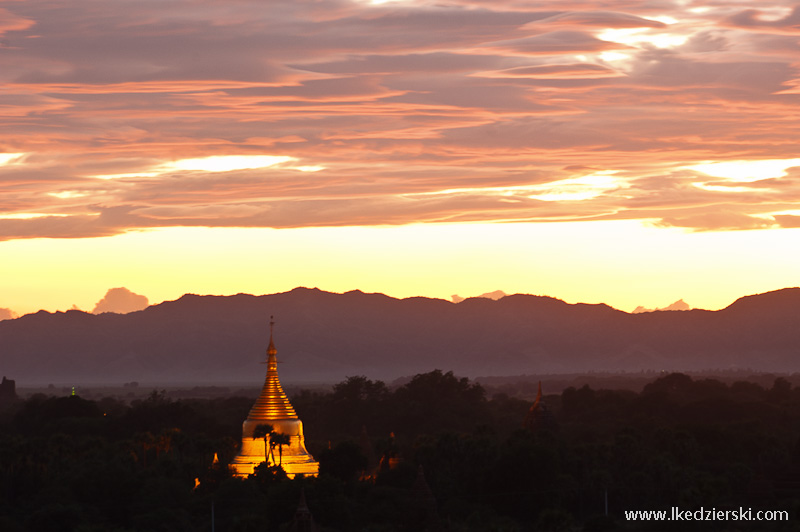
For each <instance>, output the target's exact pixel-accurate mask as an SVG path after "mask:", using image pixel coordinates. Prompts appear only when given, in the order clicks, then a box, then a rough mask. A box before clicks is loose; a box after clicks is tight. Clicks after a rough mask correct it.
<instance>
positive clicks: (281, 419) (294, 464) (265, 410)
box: [231, 319, 319, 478]
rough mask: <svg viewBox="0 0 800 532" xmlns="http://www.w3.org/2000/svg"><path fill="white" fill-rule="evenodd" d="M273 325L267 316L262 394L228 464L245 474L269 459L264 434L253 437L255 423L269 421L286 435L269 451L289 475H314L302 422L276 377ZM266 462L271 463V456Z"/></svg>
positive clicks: (237, 473) (315, 468)
mask: <svg viewBox="0 0 800 532" xmlns="http://www.w3.org/2000/svg"><path fill="white" fill-rule="evenodd" d="M274 325H275V322H274V321H272V320H271V319H270V323H269V347H268V348H267V378H266V380H265V381H264V387H263V388H262V389H261V395H259V396H258V399H256V402H255V404H254V405H253V408H251V409H250V413H249V414H248V416H247V419H245V420H244V423H243V424H242V448H241V450H240V451H239V454H237V455H236V457H235V458H234V459H233V462H231V468H232V469H233V470H234V475H235V476H237V477H246V476H247V475H249V474H251V473H253V471H254V470H255V468H256V466H258V465H259V464H261V463H262V462H267V461H268V460H267V459H266V457H265V450H264V440H263V438H256V439H254V438H253V434H254V432H255V430H256V427H257V426H258V425H270V426H272V429H273V431H274V432H276V433H278V434H285V435H287V436H289V443H288V444H287V445H283V446H281V447H280V448H279V449H274V453H271V454H274V455H275V456H279V459H278V460H277V461H278V462H279V464H280V465H281V467H283V470H284V471H286V474H287V475H288V476H289V478H294V476H295V475H299V474H303V475H307V476H315V475H316V474H317V472H318V471H319V463H318V462H316V461H315V460H314V457H313V456H311V455H310V454H309V453H308V451H307V450H306V445H305V438H304V437H303V422H302V421H300V419H299V418H298V417H297V414H296V413H295V411H294V408H293V407H292V404H291V403H290V402H289V398H288V397H286V393H284V391H283V388H282V387H281V381H280V380H278V360H277V354H278V350H277V349H275V344H274V342H273V341H272V328H273V326H274ZM271 458H272V457H271ZM269 462H270V465H273V464H272V463H271V460H270V461H269ZM274 465H277V464H274Z"/></svg>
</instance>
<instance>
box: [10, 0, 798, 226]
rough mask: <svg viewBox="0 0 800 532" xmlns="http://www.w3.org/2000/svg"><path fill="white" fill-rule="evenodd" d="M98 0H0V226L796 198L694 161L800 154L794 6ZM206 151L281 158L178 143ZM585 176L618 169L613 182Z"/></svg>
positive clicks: (419, 218)
mask: <svg viewBox="0 0 800 532" xmlns="http://www.w3.org/2000/svg"><path fill="white" fill-rule="evenodd" d="M115 6H116V7H115V8H114V9H112V8H111V7H109V5H106V4H103V3H101V2H100V3H98V2H88V1H82V0H80V1H78V2H76V3H75V5H74V8H73V9H71V10H70V11H69V12H64V11H59V10H55V9H54V8H53V6H52V5H51V4H47V3H40V2H17V3H13V4H7V5H5V6H4V8H3V9H4V15H6V16H5V17H4V18H3V20H5V21H6V22H4V24H5V26H0V31H2V32H4V33H3V39H5V41H4V42H6V41H7V42H8V44H7V46H6V48H7V50H6V53H4V54H3V55H2V57H0V82H2V83H3V87H4V89H6V90H4V91H3V94H2V95H0V116H3V120H0V239H3V240H9V239H24V238H36V237H48V238H71V237H85V236H106V235H113V234H119V233H124V232H126V231H131V230H141V229H148V228H155V227H167V226H208V227H213V226H219V227H231V226H241V227H304V226H317V225H321V226H341V225H353V224H355V225H360V224H408V223H417V222H441V221H498V222H505V221H563V220H593V219H623V220H624V219H640V220H647V221H648V223H651V222H652V221H653V220H655V222H652V223H656V224H658V225H660V226H674V227H686V228H690V229H695V230H731V229H757V228H772V227H789V226H792V224H793V223H794V222H793V220H792V219H791V218H785V216H791V215H785V214H775V213H782V212H784V211H787V210H789V209H790V207H791V205H793V204H796V202H797V201H798V184H797V178H796V175H795V174H793V173H791V172H788V173H786V175H782V176H778V177H771V178H770V179H769V180H768V181H767V180H761V182H760V184H754V183H739V182H738V181H736V180H720V179H717V178H712V177H709V175H706V174H703V173H702V172H699V171H693V170H691V168H693V167H697V165H702V164H705V163H707V162H709V161H715V162H735V161H745V162H748V161H749V162H753V161H756V162H757V161H775V160H790V159H793V158H795V157H796V144H797V143H796V139H797V134H798V132H797V124H796V120H795V119H794V115H795V114H796V113H795V109H796V108H797V105H798V103H800V100H798V98H800V95H799V94H798V91H797V80H798V79H800V72H798V68H797V65H796V53H797V43H796V39H792V38H791V35H792V34H793V32H794V31H795V28H794V27H795V26H796V18H797V13H798V12H799V11H798V9H794V10H793V11H791V12H789V11H788V10H786V9H782V10H772V11H763V12H755V11H752V10H751V11H741V10H740V4H737V3H730V4H728V3H726V2H724V1H723V2H716V3H715V4H714V5H710V6H706V7H707V9H705V8H703V6H700V7H698V6H692V5H683V4H677V3H676V4H673V3H657V4H652V3H651V4H648V5H646V6H644V5H638V4H629V5H626V7H625V9H624V10H621V9H615V10H612V9H611V8H610V7H609V6H608V4H607V3H606V4H604V3H602V2H593V1H590V0H585V1H581V2H565V3H560V4H558V6H556V7H557V9H553V7H554V6H553V5H552V3H549V4H546V3H529V2H525V3H519V2H488V1H486V2H482V1H479V0H475V1H470V2H464V3H461V4H459V3H458V2H454V3H450V4H448V6H446V7H442V6H439V7H437V6H431V5H427V4H424V3H415V2H404V3H393V4H386V5H380V6H377V5H370V4H368V3H358V2H338V1H334V0H330V1H322V2H315V3H314V5H313V8H312V7H311V6H306V5H304V7H303V9H299V8H298V7H297V5H296V3H295V2H291V1H288V0H286V1H282V0H278V1H276V2H274V4H273V5H271V8H270V9H269V10H266V11H265V10H264V9H263V7H262V6H261V5H259V4H258V3H256V2H249V1H244V2H240V3H239V4H237V9H236V10H231V9H229V8H225V7H224V6H221V5H220V4H219V3H216V2H210V1H202V0H201V1H200V2H192V6H191V7H192V9H188V8H187V9H185V10H182V9H178V8H177V6H180V2H178V4H174V5H173V4H170V5H167V4H163V3H158V2H156V3H141V2H135V1H132V0H122V3H117V4H115ZM170 6H171V7H170ZM267 11H268V12H267ZM626 32H627V33H626ZM631 32H633V33H631ZM659 38H660V39H661V40H660V41H659V40H658V39H659ZM19 153H24V154H25V157H24V159H22V160H20V161H16V162H13V163H12V162H9V161H10V160H9V161H6V162H3V161H4V159H3V158H2V154H19ZM210 157H216V158H218V159H217V160H228V161H232V160H234V159H235V158H247V159H248V160H254V159H250V158H258V157H261V158H265V157H266V158H269V157H282V158H285V159H282V160H284V161H285V163H281V164H275V165H267V166H260V167H252V166H247V165H245V166H242V165H238V166H235V167H234V166H231V167H225V168H222V169H220V168H217V169H216V170H214V171H211V169H209V168H206V167H192V168H186V167H180V165H175V162H176V161H186V160H194V159H203V158H210ZM742 164H744V163H742ZM312 170H313V171H312ZM603 172H605V174H602V173H603ZM589 175H613V176H614V183H613V186H611V184H609V185H608V186H598V185H597V183H595V182H589V181H586V177H587V176H589ZM565 183H566V184H565ZM781 216H784V217H783V218H781Z"/></svg>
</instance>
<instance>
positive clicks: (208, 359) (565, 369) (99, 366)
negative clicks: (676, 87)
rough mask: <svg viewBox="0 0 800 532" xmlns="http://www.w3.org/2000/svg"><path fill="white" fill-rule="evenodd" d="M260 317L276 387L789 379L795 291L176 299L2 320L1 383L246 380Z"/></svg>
mask: <svg viewBox="0 0 800 532" xmlns="http://www.w3.org/2000/svg"><path fill="white" fill-rule="evenodd" d="M270 316H275V321H276V325H275V330H274V339H275V345H276V346H277V349H278V360H279V361H280V362H281V364H280V365H279V372H280V374H281V378H282V379H283V380H285V381H287V382H338V381H340V380H341V379H343V378H344V377H345V376H350V375H366V376H367V377H369V378H373V379H384V380H391V379H394V378H396V377H399V376H403V375H413V374H416V373H421V372H426V371H430V370H433V369H436V368H440V369H443V370H453V371H454V372H455V373H456V374H457V375H462V376H469V377H477V376H491V375H522V374H545V373H576V372H600V371H609V372H614V371H639V370H666V371H681V370H682V371H698V370H714V369H737V368H740V369H752V370H754V371H780V372H795V371H800V288H786V289H783V290H777V291H774V292H768V293H764V294H759V295H752V296H746V297H742V298H740V299H738V300H736V301H735V302H734V303H733V304H731V305H730V306H728V307H727V308H724V309H722V310H718V311H707V310H697V309H695V310H687V311H656V312H648V313H640V314H629V313H626V312H622V311H619V310H615V309H613V308H611V307H609V306H607V305H602V304H600V305H590V304H568V303H565V302H564V301H561V300H558V299H554V298H550V297H543V296H533V295H521V294H517V295H511V296H506V297H503V298H501V299H498V300H492V299H486V298H470V299H465V300H463V301H461V302H459V303H457V304H456V303H453V302H450V301H445V300H441V299H428V298H422V297H412V298H407V299H395V298H392V297H389V296H386V295H383V294H367V293H363V292H360V291H352V292H347V293H344V294H335V293H330V292H324V291H321V290H318V289H309V288H296V289H294V290H292V291H290V292H285V293H279V294H272V295H263V296H253V295H248V294H238V295H234V296H200V295H191V294H187V295H184V296H183V297H181V298H180V299H177V300H175V301H168V302H164V303H161V304H158V305H153V306H150V307H148V308H146V309H144V310H142V311H138V312H132V313H130V314H113V313H105V314H99V315H95V314H89V313H86V312H82V311H78V310H70V311H67V312H55V313H49V312H46V311H40V312H37V313H35V314H29V315H25V316H22V317H19V318H17V319H13V320H5V321H0V374H3V375H6V376H8V377H9V378H13V379H16V381H17V383H19V384H20V385H24V383H37V384H41V383H48V382H53V383H60V384H66V383H70V382H72V383H84V384H85V383H122V382H129V381H140V382H148V383H174V384H180V383H186V384H188V383H209V382H210V383H234V382H236V383H253V384H255V385H258V384H259V383H260V382H261V381H262V380H263V376H264V374H265V370H266V368H265V367H264V366H263V365H259V363H260V362H263V361H264V360H265V350H266V347H267V344H268V342H269V321H270Z"/></svg>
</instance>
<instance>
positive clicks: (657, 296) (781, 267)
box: [0, 221, 800, 314]
mask: <svg viewBox="0 0 800 532" xmlns="http://www.w3.org/2000/svg"><path fill="white" fill-rule="evenodd" d="M783 231H786V232H788V233H790V235H793V238H800V229H784V230H783ZM782 241H783V236H782V234H781V232H780V231H769V230H762V231H748V232H746V233H744V234H742V233H736V232H704V233H687V232H686V231H684V230H681V229H664V228H657V227H649V226H647V225H643V224H642V223H640V222H638V221H607V222H564V223H551V224H525V223H507V224H437V225H422V224H417V225H406V226H394V227H341V228H336V227H331V228H302V229H281V230H275V229H227V228H216V229H212V228H165V229H157V230H152V231H146V232H132V233H127V234H124V235H117V236H113V237H104V238H92V239H72V240H65V239H62V240H52V241H50V240H43V239H31V240H14V241H7V242H0V254H2V255H3V256H13V257H15V258H16V260H15V261H14V262H4V263H2V264H0V293H2V294H3V296H4V301H3V303H4V304H3V306H4V307H9V308H11V309H12V310H14V311H16V312H17V313H19V314H24V313H29V312H35V311H37V310H39V309H40V308H44V309H46V310H49V311H55V310H62V311H63V310H68V309H69V308H71V307H72V306H73V305H77V307H78V308H80V309H83V310H91V309H92V308H93V307H94V305H95V303H96V302H97V301H98V300H100V299H101V298H102V297H103V295H104V294H105V292H106V291H107V290H108V289H109V288H111V287H116V286H125V287H127V288H128V289H130V290H131V291H133V292H135V293H137V294H142V295H145V296H147V297H148V298H149V299H150V303H151V304H157V303H160V302H162V301H168V300H174V299H178V298H179V297H180V296H182V295H183V294H185V293H200V294H208V295H233V294H237V293H241V292H244V293H251V294H256V295H260V294H269V293H277V292H286V291H289V290H292V289H293V288H296V287H298V286H305V287H309V288H311V287H317V288H320V289H322V290H326V291H330V292H337V293H343V292H347V291H350V290H362V291H364V292H381V293H385V294H387V295H389V296H392V297H398V298H404V297H415V296H425V297H435V298H441V299H446V300H449V299H450V296H451V295H453V294H459V295H461V296H475V295H479V294H482V293H484V292H490V291H493V290H502V291H504V292H506V293H507V294H513V293H528V294H535V295H547V296H551V297H556V298H558V299H562V300H564V301H566V302H568V303H581V302H582V303H606V304H608V305H610V306H612V307H614V308H617V309H620V310H625V311H628V312H630V311H631V310H633V309H634V308H636V307H637V306H640V305H641V306H645V307H648V308H657V307H663V306H666V305H668V304H670V303H672V302H674V301H676V300H678V299H684V300H685V301H686V302H687V303H689V304H690V305H692V306H693V307H695V308H705V309H710V310H715V309H719V308H723V307H726V306H728V305H730V304H731V303H732V302H733V301H734V300H735V299H737V298H739V297H742V296H745V295H750V294H755V293H761V292H767V291H770V290H776V289H780V288H785V287H790V286H797V285H798V284H800V283H799V282H798V277H797V272H798V271H800V256H798V254H797V253H794V250H793V249H789V248H786V247H782V246H780V245H778V244H779V243H780V242H782ZM632 242H636V243H637V244H636V245H635V246H634V245H631V243H632ZM740 242H744V243H745V244H746V248H744V249H747V252H743V250H742V248H740V247H739V245H740V244H739V243H740ZM677 248H680V249H682V253H681V254H675V253H673V250H674V249H677ZM54 256H55V257H60V260H59V262H58V264H57V269H58V275H54V268H56V266H55V265H54V264H53V262H52V260H51V259H52V257H54ZM144 256H147V257H148V258H147V259H146V260H143V257H144ZM320 264H324V265H325V267H324V268H320V267H319V265H320ZM730 264H736V268H731V267H730V266H729V265H730ZM587 268H588V269H587ZM234 271H235V272H236V275H230V272H234ZM751 271H758V272H760V273H761V274H762V275H759V276H755V277H754V276H752V275H751V274H750V272H751ZM620 272H624V275H620ZM42 303H44V304H42Z"/></svg>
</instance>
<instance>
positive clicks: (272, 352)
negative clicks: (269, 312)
mask: <svg viewBox="0 0 800 532" xmlns="http://www.w3.org/2000/svg"><path fill="white" fill-rule="evenodd" d="M274 328H275V316H270V317H269V347H267V355H268V356H272V355H277V354H278V350H277V349H275V343H274V342H273V341H272V330H273V329H274Z"/></svg>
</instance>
